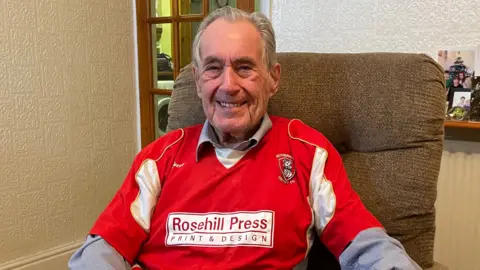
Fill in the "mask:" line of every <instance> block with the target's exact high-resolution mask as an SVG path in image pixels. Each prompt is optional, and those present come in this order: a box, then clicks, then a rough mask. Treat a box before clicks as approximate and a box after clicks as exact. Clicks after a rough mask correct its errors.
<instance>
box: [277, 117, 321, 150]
mask: <svg viewBox="0 0 480 270" xmlns="http://www.w3.org/2000/svg"><path fill="white" fill-rule="evenodd" d="M271 119H272V123H273V125H277V126H284V127H285V128H286V131H287V133H288V136H289V137H290V139H293V140H295V141H299V142H301V143H302V144H308V145H311V146H316V147H320V148H326V147H328V146H329V145H330V142H329V140H328V139H327V138H326V137H325V136H324V135H323V134H322V133H321V132H320V131H318V130H317V129H315V128H313V127H311V126H309V125H307V124H305V123H304V122H303V121H302V120H301V119H289V118H285V117H278V116H271Z"/></svg>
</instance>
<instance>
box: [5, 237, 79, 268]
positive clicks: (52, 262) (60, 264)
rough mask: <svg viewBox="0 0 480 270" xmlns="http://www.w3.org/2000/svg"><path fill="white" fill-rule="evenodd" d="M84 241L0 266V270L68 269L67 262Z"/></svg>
mask: <svg viewBox="0 0 480 270" xmlns="http://www.w3.org/2000/svg"><path fill="white" fill-rule="evenodd" d="M83 243H84V241H80V242H76V243H71V244H68V245H64V246H60V247H55V248H52V249H49V250H46V251H43V252H40V253H37V254H34V255H31V256H28V257H22V258H19V259H17V260H14V261H11V262H8V263H6V264H0V270H13V269H14V270H47V269H55V270H56V269H58V270H62V269H68V265H67V263H68V260H69V259H70V257H71V256H72V254H73V252H75V250H77V249H78V248H79V247H80V246H81V245H82V244H83Z"/></svg>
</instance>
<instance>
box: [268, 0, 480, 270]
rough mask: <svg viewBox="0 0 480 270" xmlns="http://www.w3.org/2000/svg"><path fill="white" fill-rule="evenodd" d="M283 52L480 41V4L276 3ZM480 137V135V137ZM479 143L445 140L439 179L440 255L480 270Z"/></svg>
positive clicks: (404, 48) (417, 48) (453, 266)
mask: <svg viewBox="0 0 480 270" xmlns="http://www.w3.org/2000/svg"><path fill="white" fill-rule="evenodd" d="M271 14H272V15H271V16H272V21H273V25H274V28H275V31H276V34H277V38H278V39H277V44H278V50H279V51H303V52H376V51H396V52H424V53H428V54H430V55H433V56H435V55H436V51H437V50H438V49H442V48H444V47H449V48H450V47H455V46H461V47H470V46H474V47H475V46H477V45H480V27H479V25H480V19H479V18H480V1H478V0H474V1H471V0H469V1H466V0H461V1H453V0H440V1H438V0H424V1H414V0H408V1H406V0H355V1H345V0H343V1H339V0H325V1H314V0H299V1H285V0H284V1H277V0H274V1H272V6H271ZM478 136H480V133H479V135H478ZM478 164H480V143H478V142H456V141H448V142H446V147H445V151H444V154H443V160H442V166H441V172H440V177H439V184H438V199H437V211H438V215H437V226H438V227H437V234H436V242H435V252H434V253H435V254H434V257H435V260H437V261H439V262H441V263H443V264H445V265H447V266H449V267H450V270H457V269H459V270H460V269H480V266H479V264H478V256H476V255H478V250H480V244H479V243H480V228H479V225H478V224H480V216H479V211H478V209H477V207H475V206H478V205H480V196H479V194H478V192H479V190H480V188H479V185H480V176H479V175H480V166H478Z"/></svg>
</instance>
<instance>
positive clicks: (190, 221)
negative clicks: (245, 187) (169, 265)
mask: <svg viewBox="0 0 480 270" xmlns="http://www.w3.org/2000/svg"><path fill="white" fill-rule="evenodd" d="M274 216H275V215H274V212H273V211H254V212H249V211H242V212H231V213H205V214H198V213H170V214H169V215H168V219H167V234H166V239H165V245H166V246H207V247H225V246H256V247H273V232H274Z"/></svg>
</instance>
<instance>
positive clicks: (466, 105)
mask: <svg viewBox="0 0 480 270" xmlns="http://www.w3.org/2000/svg"><path fill="white" fill-rule="evenodd" d="M471 94H472V92H471V89H470V88H451V89H450V95H449V102H448V112H447V115H446V118H447V119H449V120H460V121H464V120H468V119H469V113H470V107H471V106H470V105H471V104H470V98H471Z"/></svg>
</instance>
